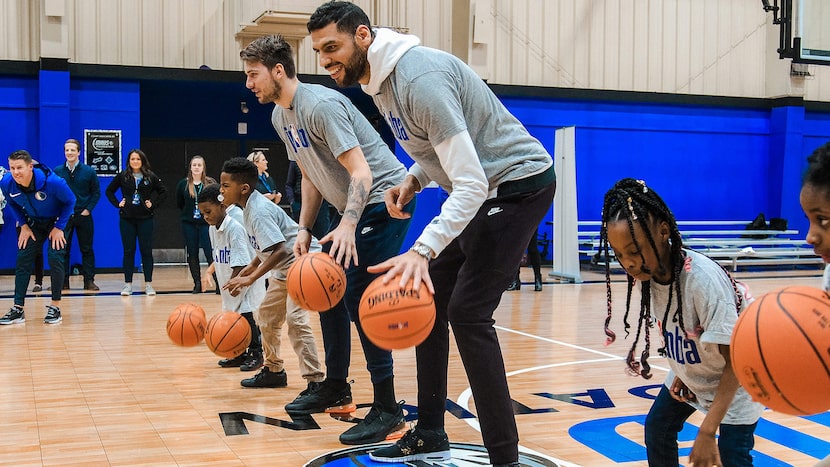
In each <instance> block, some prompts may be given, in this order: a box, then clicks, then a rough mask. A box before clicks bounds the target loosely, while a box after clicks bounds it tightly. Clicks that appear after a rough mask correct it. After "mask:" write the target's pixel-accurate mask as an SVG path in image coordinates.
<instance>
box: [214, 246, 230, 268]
mask: <svg viewBox="0 0 830 467" xmlns="http://www.w3.org/2000/svg"><path fill="white" fill-rule="evenodd" d="M213 260H214V261H216V262H217V263H219V264H230V262H231V250H230V248H228V247H225V248H222V249H219V250H216V251H214V252H213Z"/></svg>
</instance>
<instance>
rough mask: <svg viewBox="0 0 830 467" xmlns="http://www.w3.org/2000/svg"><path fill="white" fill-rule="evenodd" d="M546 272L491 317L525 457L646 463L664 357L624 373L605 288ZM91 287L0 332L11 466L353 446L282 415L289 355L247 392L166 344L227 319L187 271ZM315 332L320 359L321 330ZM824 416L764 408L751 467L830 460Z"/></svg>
mask: <svg viewBox="0 0 830 467" xmlns="http://www.w3.org/2000/svg"><path fill="white" fill-rule="evenodd" d="M548 271H549V269H546V270H545V271H544V274H545V278H546V281H547V284H546V285H545V287H544V291H543V292H540V293H537V292H533V289H532V284H530V283H529V282H530V281H532V273H531V272H530V270H529V269H527V268H523V270H522V279H523V280H524V281H525V284H524V286H523V287H522V290H521V291H517V292H506V293H505V294H504V296H503V299H502V303H501V305H500V307H499V309H498V310H497V312H496V315H495V318H496V321H497V326H498V330H499V338H500V340H501V344H502V348H503V351H504V354H505V360H506V366H507V372H508V376H509V382H510V388H511V393H512V397H513V399H514V400H515V406H516V412H517V415H516V420H517V423H518V426H519V430H520V435H521V441H520V444H521V446H522V449H523V451H525V452H531V453H534V452H535V453H539V454H541V455H543V456H546V457H548V458H550V459H555V460H558V461H557V462H558V463H559V464H560V465H583V466H601V465H627V466H641V465H645V462H644V457H643V455H642V454H641V450H642V446H641V444H642V426H641V425H640V423H641V420H642V417H643V416H644V415H645V413H646V412H647V410H648V407H649V405H650V400H649V399H648V397H647V395H648V394H655V393H656V392H655V388H654V387H653V386H654V385H659V384H660V383H661V382H662V379H663V377H664V376H665V369H666V364H665V362H664V361H662V360H661V359H660V358H658V357H656V356H655V357H653V358H652V360H651V362H652V365H653V368H654V372H655V376H654V378H653V379H651V380H648V381H646V380H643V379H640V378H635V377H630V376H628V375H627V374H626V373H625V371H624V363H623V362H622V360H621V357H622V356H624V355H625V354H626V352H627V350H628V347H629V345H630V340H622V338H620V340H619V341H618V343H616V344H614V345H612V346H610V347H605V346H604V334H603V319H604V317H605V283H604V277H603V276H602V275H601V274H599V273H597V272H593V271H585V274H584V277H583V278H584V279H585V280H586V282H585V283H583V284H576V285H575V284H565V283H554V282H553V279H552V278H551V277H549V276H548V274H547V273H548ZM820 273H821V271H819V270H815V269H813V270H801V271H789V272H787V271H785V272H781V271H763V272H753V273H740V274H737V276H738V277H739V278H740V279H741V280H743V281H744V282H746V283H748V284H749V285H750V287H751V289H752V291H753V292H754V294H755V295H756V296H757V295H759V294H761V293H764V292H767V291H770V290H773V289H776V288H779V287H782V286H785V285H810V286H818V285H819V282H820ZM141 277H142V276H141V275H140V274H137V275H136V282H135V283H134V289H135V290H137V291H142V290H143V283H142V282H141ZM613 281H614V283H613V293H614V297H615V303H616V307H615V313H616V315H615V318H614V320H613V323H614V324H613V328H614V329H615V330H616V331H617V333H618V335H619V336H621V337H622V334H623V333H622V325H621V319H622V306H623V304H624V298H625V282H624V276H623V275H622V274H615V275H614V278H613ZM46 282H47V283H48V278H47V280H46ZM96 282H97V283H98V285H99V286H101V289H102V291H101V293H99V294H97V295H92V294H90V293H85V292H83V291H82V290H80V287H81V279H80V278H79V277H72V285H73V287H74V288H73V289H72V290H71V291H69V293H68V294H66V295H65V297H64V300H63V302H62V312H63V322H62V323H60V324H58V325H46V324H43V315H44V311H45V310H44V306H45V305H46V304H47V303H48V300H49V295H48V292H44V293H41V294H38V295H37V296H34V295H30V296H29V297H28V298H27V302H26V319H27V321H26V323H25V324H16V325H8V326H2V327H0V349H2V353H0V355H2V359H1V360H0V414H2V415H0V417H2V419H3V420H2V423H0V464H1V465H14V466H38V465H61V466H66V465H84V466H106V465H131V466H132V465H153V466H176V465H181V466H190V465H193V466H196V465H199V466H242V465H246V466H259V465H262V466H265V465H268V466H273V465H280V466H301V465H303V464H305V463H306V462H309V461H310V460H312V459H314V458H316V457H318V456H322V455H324V454H326V453H328V452H332V451H337V450H340V449H344V448H347V446H343V445H341V444H340V443H339V442H338V435H339V434H340V433H341V432H343V431H345V430H346V429H348V428H349V427H350V426H351V425H350V424H349V423H348V422H346V421H341V420H336V419H334V418H331V417H329V416H327V415H325V414H317V415H314V416H313V417H312V419H311V421H309V420H299V421H295V420H292V419H291V417H289V416H288V415H287V414H286V413H285V411H284V409H283V406H284V405H285V404H286V403H288V402H289V401H291V400H292V399H293V398H294V397H295V396H296V395H297V394H298V393H299V392H300V391H301V390H303V389H305V382H304V381H303V380H302V379H301V378H300V377H299V375H298V366H297V361H296V357H295V356H294V354H293V352H292V351H291V348H290V346H288V345H284V346H283V349H282V353H283V357H284V358H285V361H286V369H287V371H288V384H289V386H288V388H283V389H245V388H242V387H240V385H239V381H240V379H242V378H243V377H249V376H251V375H252V374H253V373H243V372H240V371H239V370H237V369H225V368H219V367H218V366H217V365H216V362H217V360H218V357H216V356H215V355H213V354H212V353H211V352H210V351H208V350H207V348H206V347H205V346H204V344H201V345H199V346H197V347H194V348H180V347H176V346H174V345H173V344H171V343H170V342H169V340H168V339H167V336H166V334H165V322H166V318H167V315H168V314H169V313H170V312H171V311H172V310H173V309H174V308H175V307H176V305H178V304H180V303H184V302H198V303H200V304H201V305H202V306H203V307H204V308H205V310H206V311H207V314H208V317H210V316H211V315H212V314H214V313H216V312H217V311H219V308H220V306H219V303H220V301H219V296H217V295H214V294H211V293H205V294H200V295H193V294H191V293H189V291H190V288H191V287H192V284H191V282H190V279H189V277H188V274H187V272H186V268H185V267H158V268H157V271H156V279H155V281H154V284H153V285H154V286H155V288H156V290H157V291H158V292H159V294H158V295H157V296H155V297H147V296H145V295H144V294H143V293H141V294H136V295H133V296H131V297H121V296H120V295H119V292H120V290H121V285H122V279H121V276H120V275H117V274H106V275H99V276H98V278H97V280H96ZM44 285H46V284H44ZM13 288H14V286H13V277H12V276H0V297H2V299H3V300H2V302H0V303H2V310H0V311H2V312H5V311H6V310H7V309H8V306H11V302H12V301H11V296H12V292H13ZM312 324H313V325H314V328H315V333H316V335H317V337H318V347H319V349H320V354H321V358H322V339H321V338H320V334H319V321H317V320H316V319H312ZM352 337H353V347H352V348H353V352H352V362H353V363H352V371H351V376H350V378H351V379H353V380H354V383H353V385H352V391H353V395H354V397H355V402H356V403H358V404H368V403H371V383H370V381H369V378H368V373H367V372H366V370H365V365H364V361H363V357H362V353H361V352H360V345H359V342H358V341H357V337H356V336H355V335H354V333H353V336H352ZM394 355H395V365H396V369H395V373H396V384H395V386H396V389H397V396H398V398H399V399H402V400H405V401H406V404H408V405H410V406H414V405H416V404H415V401H416V390H415V370H414V368H415V359H414V351H412V350H407V351H396V352H395V354H394ZM450 380H451V383H450V387H449V396H448V398H449V399H450V400H451V401H452V404H451V406H452V407H461V408H465V409H468V410H469V413H471V414H474V413H476V412H477V411H478V410H486V408H477V407H475V403H474V401H472V400H471V396H470V394H469V391H468V385H467V381H466V377H465V375H464V372H463V369H462V366H461V363H460V360H459V357H458V353H457V351H456V350H455V349H454V348H453V350H452V351H451V354H450ZM365 410H366V409H359V410H358V412H357V413H356V416H362V415H363V413H364V412H365ZM465 413H467V412H465V411H463V410H460V409H457V410H454V411H448V412H447V414H446V427H447V431H448V433H449V436H450V441H452V442H456V443H473V444H481V437H480V434H479V432H478V431H477V424H476V422H475V418H474V417H472V416H471V415H470V416H466V415H464V414H465ZM220 414H225V415H222V416H220ZM823 415H827V414H823ZM823 415H822V416H816V417H812V418H799V417H791V416H784V415H781V414H776V413H771V412H769V411H768V412H766V414H765V415H764V419H763V420H764V422H763V424H762V425H763V426H761V425H759V430H758V435H757V436H756V451H757V452H758V453H759V457H758V458H756V465H796V466H804V465H812V464H814V463H815V462H816V459H817V458H820V457H823V456H824V455H827V454H830V444H828V443H827V442H825V441H821V440H830V423H829V422H828V420H827V418H826V417H824V416H823ZM222 417H224V418H225V421H226V422H227V423H226V426H227V428H226V427H223V423H222ZM701 419H702V417H700V416H699V415H695V416H693V417H692V418H691V419H690V420H689V422H690V424H691V425H694V426H695V427H696V426H697V425H698V424H699V423H700V420H701ZM234 421H235V422H236V423H232V422H234ZM242 424H244V425H242ZM243 426H244V430H243V429H242V428H241V427H243ZM298 428H306V429H298ZM245 430H247V434H244V431H245ZM689 439H693V436H692V438H689ZM796 441H798V442H796ZM690 445H691V443H690V441H684V442H683V443H681V447H684V448H688V447H689V446H690ZM549 465H555V463H553V462H552V463H550V464H549Z"/></svg>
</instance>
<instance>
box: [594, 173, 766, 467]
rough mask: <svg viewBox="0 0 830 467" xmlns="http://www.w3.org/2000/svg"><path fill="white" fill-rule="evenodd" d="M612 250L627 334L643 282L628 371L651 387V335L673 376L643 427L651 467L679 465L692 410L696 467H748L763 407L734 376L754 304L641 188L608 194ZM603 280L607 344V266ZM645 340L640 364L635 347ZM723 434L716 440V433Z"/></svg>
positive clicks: (606, 241)
mask: <svg viewBox="0 0 830 467" xmlns="http://www.w3.org/2000/svg"><path fill="white" fill-rule="evenodd" d="M609 248H610V249H612V250H613V252H614V255H615V256H616V258H617V260H618V261H619V263H620V265H621V266H622V267H623V269H625V272H626V273H627V274H628V294H627V297H626V305H625V315H624V317H623V323H624V326H625V332H626V335H628V333H629V328H630V327H631V326H630V323H629V316H628V315H629V310H630V306H631V298H632V291H633V289H634V285H635V283H636V282H637V281H639V282H640V296H641V298H640V312H639V314H638V316H637V328H636V332H635V334H634V343H633V344H632V346H631V349H630V350H629V352H628V356H627V359H626V363H627V365H628V370H629V372H630V373H631V374H634V375H639V376H642V377H643V378H646V379H648V378H651V376H652V375H651V367H650V365H649V363H648V356H649V351H650V348H651V335H652V334H651V330H652V329H654V328H655V326H656V327H657V330H658V331H659V334H658V337H660V338H662V339H661V341H660V348H659V349H658V353H659V354H660V355H661V356H664V357H666V359H667V361H668V364H669V367H670V371H669V373H668V375H667V377H666V379H665V382H664V385H663V386H662V387H661V389H660V392H659V394H658V395H657V398H656V399H655V401H654V403H653V404H652V406H651V409H650V410H649V413H648V416H647V417H646V421H645V444H646V451H647V454H648V462H649V465H652V466H671V465H678V462H679V461H678V446H677V434H678V433H679V432H680V430H681V429H682V428H683V425H684V423H685V421H686V419H688V418H689V417H690V416H691V415H692V414H693V413H694V412H695V410H700V411H702V412H704V413H705V414H706V415H705V418H704V419H703V422H702V423H701V425H700V428H699V430H698V434H697V437H696V438H695V442H694V445H693V446H692V450H691V453H690V455H689V462H690V463H691V464H692V465H705V466H707V467H708V466H712V465H719V466H720V465H724V466H744V465H752V456H751V454H750V451H751V450H752V448H753V446H754V443H755V440H754V433H755V426H756V425H757V423H758V418H759V417H760V416H761V412H762V411H763V406H762V405H761V404H758V403H756V402H753V401H752V400H751V398H750V396H749V394H747V392H746V391H745V390H744V389H743V388H741V387H740V385H739V383H738V380H737V378H736V377H735V374H734V373H733V370H732V366H731V362H730V356H729V342H730V339H731V335H732V329H733V327H734V326H735V321H736V320H737V319H738V313H740V312H741V311H742V310H743V309H744V308H745V307H746V305H747V304H748V302H749V301H750V300H751V297H750V296H749V293H748V290H747V288H746V287H745V286H744V285H743V284H741V283H738V282H736V281H735V280H734V279H732V277H731V276H730V275H729V273H728V272H726V270H725V269H723V268H722V267H720V265H718V263H716V262H714V261H713V260H711V259H710V258H708V257H706V256H704V255H702V254H700V253H697V252H695V251H692V250H689V249H686V248H684V247H683V241H682V238H681V236H680V231H679V230H678V227H677V222H676V221H675V219H674V215H673V214H672V212H671V210H670V209H669V208H668V206H666V203H665V202H664V201H663V200H662V198H660V196H659V195H658V194H657V193H656V192H655V191H654V190H652V189H651V188H650V187H648V186H647V185H646V183H645V182H644V181H642V180H634V179H630V178H626V179H623V180H620V181H618V182H617V183H616V184H615V185H614V187H613V188H611V189H610V190H609V191H608V192H607V193H606V194H605V200H604V203H603V208H602V227H601V231H600V251H601V253H604V254H605V255H606V256H605V257H606V258H608V257H609V256H608V255H609ZM605 277H606V285H607V297H608V301H607V303H608V316H607V318H606V320H605V333H606V335H607V336H608V343H609V344H610V343H611V342H613V341H614V339H615V337H616V336H615V334H614V332H613V331H611V330H610V329H609V323H610V321H611V279H610V277H611V276H610V266H609V264H608V263H607V262H606V266H605ZM641 338H642V339H643V341H644V349H643V351H642V353H641V355H640V358H639V361H638V359H637V356H636V351H637V344H638V343H639V342H640V339H641ZM718 431H719V432H720V438H719V440H717V441H716V439H715V434H716V433H717V432H718Z"/></svg>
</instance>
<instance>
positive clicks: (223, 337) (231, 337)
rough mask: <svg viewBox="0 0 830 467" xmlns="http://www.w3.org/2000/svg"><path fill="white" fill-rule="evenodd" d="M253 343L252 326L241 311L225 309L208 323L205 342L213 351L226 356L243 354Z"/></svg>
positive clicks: (231, 356) (232, 356)
mask: <svg viewBox="0 0 830 467" xmlns="http://www.w3.org/2000/svg"><path fill="white" fill-rule="evenodd" d="M250 343H251V326H250V325H249V324H248V320H246V319H245V317H244V316H242V315H241V314H239V313H235V312H233V311H223V312H220V313H217V314H215V315H213V316H212V317H211V318H210V321H208V323H207V331H206V332H205V344H207V346H208V348H209V349H210V351H211V352H213V353H215V354H216V355H219V356H220V357H224V358H234V357H236V356H238V355H241V354H242V352H244V351H245V349H247V348H248V345H249V344H250Z"/></svg>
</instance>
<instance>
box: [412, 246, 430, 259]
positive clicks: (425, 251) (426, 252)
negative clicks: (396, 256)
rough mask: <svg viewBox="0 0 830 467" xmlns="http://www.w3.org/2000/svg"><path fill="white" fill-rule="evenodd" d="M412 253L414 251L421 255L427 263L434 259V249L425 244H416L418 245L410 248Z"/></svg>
mask: <svg viewBox="0 0 830 467" xmlns="http://www.w3.org/2000/svg"><path fill="white" fill-rule="evenodd" d="M410 251H414V252H415V253H418V254H419V255H421V256H423V257H424V258H426V260H427V261H430V260H431V259H432V257H433V253H432V248H430V247H428V246H426V245H424V244H423V243H416V244H414V245H412V248H410Z"/></svg>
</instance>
